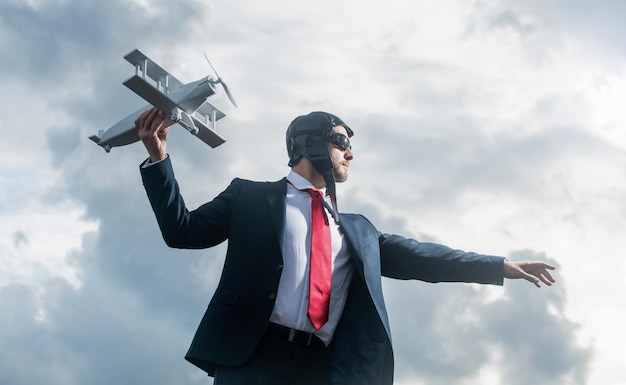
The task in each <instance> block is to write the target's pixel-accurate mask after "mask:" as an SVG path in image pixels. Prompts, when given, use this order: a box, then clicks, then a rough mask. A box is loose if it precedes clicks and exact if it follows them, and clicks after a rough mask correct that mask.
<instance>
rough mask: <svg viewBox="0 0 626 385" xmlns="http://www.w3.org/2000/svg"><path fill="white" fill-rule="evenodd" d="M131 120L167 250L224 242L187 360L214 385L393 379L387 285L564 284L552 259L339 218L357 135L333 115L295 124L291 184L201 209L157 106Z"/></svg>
mask: <svg viewBox="0 0 626 385" xmlns="http://www.w3.org/2000/svg"><path fill="white" fill-rule="evenodd" d="M135 124H136V126H137V129H138V132H139V136H140V138H141V139H142V141H143V143H144V145H145V147H146V149H147V150H148V154H149V156H150V157H149V159H147V160H146V161H145V162H144V163H143V164H142V165H141V174H142V179H143V183H144V186H145V188H146V192H147V195H148V198H149V200H150V203H151V205H152V208H153V210H154V213H155V215H156V218H157V221H158V224H159V227H160V229H161V232H162V235H163V238H164V240H165V242H166V243H167V245H168V246H170V247H176V248H206V247H212V246H215V245H217V244H219V243H221V242H223V241H226V240H228V250H227V254H226V259H225V263H224V267H223V271H222V276H221V278H220V281H219V284H218V286H217V289H216V291H215V293H214V295H213V297H212V299H211V301H210V303H209V306H208V308H207V310H206V312H205V315H204V317H203V318H202V320H201V322H200V325H199V327H198V329H197V331H196V334H195V336H194V339H193V341H192V344H191V346H190V348H189V351H188V352H187V355H186V356H185V358H186V359H187V360H188V361H190V362H191V363H193V364H194V365H196V366H198V367H199V368H201V369H203V370H205V371H206V372H207V373H208V374H209V375H211V376H214V377H215V379H214V382H215V384H216V385H234V384H241V385H244V384H245V385H253V384H278V385H281V384H298V385H300V384H304V385H306V384H311V385H326V384H333V385H339V384H346V385H348V384H349V385H357V384H368V385H374V384H385V385H388V384H391V383H392V382H393V353H392V347H391V332H390V329H389V321H388V318H387V312H386V309H385V303H384V299H383V293H382V286H381V277H382V276H386V277H390V278H396V279H418V280H423V281H428V282H444V281H448V282H476V283H483V284H495V285H502V284H503V279H504V278H522V279H526V280H528V281H530V282H532V283H534V284H535V285H536V286H540V283H541V282H543V283H544V284H546V285H551V284H552V283H553V282H554V280H553V278H552V276H551V275H550V273H549V271H548V270H553V269H554V267H553V266H551V265H549V264H547V263H544V262H538V261H523V262H513V261H508V260H506V259H505V258H502V257H497V256H489V255H482V254H476V253H469V252H463V251H460V250H453V249H450V248H448V247H446V246H443V245H437V244H432V243H422V242H418V241H416V240H413V239H408V238H405V237H402V236H399V235H393V234H384V233H381V232H379V231H378V230H377V229H376V228H375V227H374V226H373V225H372V224H371V223H370V222H369V221H368V220H367V219H366V218H365V217H363V216H361V215H356V214H343V213H338V212H337V205H336V197H335V194H334V192H335V185H334V184H335V182H344V181H345V180H346V179H347V177H348V167H349V165H350V162H351V161H352V160H353V158H354V154H353V153H352V148H351V146H350V137H352V135H353V131H352V129H351V128H350V127H348V125H347V124H346V123H345V122H343V121H342V120H341V119H340V118H339V117H337V116H335V115H333V114H329V113H326V112H319V111H318V112H312V113H310V114H308V115H303V116H299V117H297V118H296V119H294V121H293V122H291V124H290V125H289V127H288V129H287V135H286V141H287V152H288V156H289V166H290V167H291V171H290V172H289V174H288V175H287V177H286V178H283V179H281V180H279V181H276V182H253V181H247V180H241V179H234V180H233V181H232V182H231V184H230V185H229V186H228V187H227V188H226V190H225V191H224V192H222V193H221V194H219V195H218V196H217V197H216V198H214V199H213V200H212V201H210V202H208V203H206V204H204V205H202V206H200V207H199V208H197V209H196V210H193V211H189V210H188V209H187V208H186V206H185V202H184V200H183V198H182V196H181V194H180V192H179V188H178V184H177V181H176V179H175V177H174V172H173V168H172V164H171V161H170V158H169V156H168V155H167V152H166V136H167V131H168V127H169V125H170V124H171V122H170V121H168V120H167V119H166V118H164V117H163V114H161V113H160V112H159V111H158V110H156V109H151V110H148V111H146V112H144V113H143V114H142V115H141V116H140V117H139V118H138V119H137V121H136V122H135ZM323 189H326V192H327V193H329V195H330V201H331V202H330V203H331V204H328V203H327V202H326V201H325V199H324V198H323Z"/></svg>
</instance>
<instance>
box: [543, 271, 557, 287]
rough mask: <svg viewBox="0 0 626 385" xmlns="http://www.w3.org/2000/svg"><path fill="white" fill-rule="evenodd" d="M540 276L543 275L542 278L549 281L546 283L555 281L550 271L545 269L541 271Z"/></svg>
mask: <svg viewBox="0 0 626 385" xmlns="http://www.w3.org/2000/svg"><path fill="white" fill-rule="evenodd" d="M541 276H542V277H543V279H545V280H547V281H549V282H550V283H548V282H546V285H551V284H552V283H554V282H556V281H555V280H554V278H552V274H550V272H548V271H547V270H544V271H542V272H541ZM544 282H545V281H544Z"/></svg>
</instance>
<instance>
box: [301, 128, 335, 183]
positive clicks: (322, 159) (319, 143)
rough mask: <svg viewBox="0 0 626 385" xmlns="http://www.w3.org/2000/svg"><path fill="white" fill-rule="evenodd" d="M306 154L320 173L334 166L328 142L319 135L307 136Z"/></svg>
mask: <svg viewBox="0 0 626 385" xmlns="http://www.w3.org/2000/svg"><path fill="white" fill-rule="evenodd" d="M305 149H306V154H304V156H306V157H307V158H309V160H310V161H311V163H313V166H314V167H315V169H316V170H317V172H319V173H320V174H323V173H324V172H326V171H328V170H330V169H332V168H333V164H332V161H331V160H330V154H329V152H328V143H327V142H326V141H325V140H324V139H322V138H321V137H319V136H308V137H307V138H306V144H305Z"/></svg>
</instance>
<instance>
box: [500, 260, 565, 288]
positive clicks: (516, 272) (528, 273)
mask: <svg viewBox="0 0 626 385" xmlns="http://www.w3.org/2000/svg"><path fill="white" fill-rule="evenodd" d="M554 269H555V267H554V266H552V265H550V264H549V263H545V262H540V261H520V262H514V261H508V260H507V261H504V278H510V279H519V278H522V279H525V280H527V281H529V282H532V283H534V284H535V286H537V287H541V284H540V283H541V282H543V283H544V284H546V285H547V286H552V284H553V283H554V282H555V281H554V278H552V275H551V274H550V272H549V271H548V270H554Z"/></svg>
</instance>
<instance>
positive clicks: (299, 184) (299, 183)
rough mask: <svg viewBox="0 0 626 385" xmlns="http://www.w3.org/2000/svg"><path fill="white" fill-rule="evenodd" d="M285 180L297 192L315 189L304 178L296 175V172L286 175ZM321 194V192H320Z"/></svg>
mask: <svg viewBox="0 0 626 385" xmlns="http://www.w3.org/2000/svg"><path fill="white" fill-rule="evenodd" d="M287 180H288V181H289V183H291V185H292V186H293V187H295V188H296V189H298V190H306V189H308V188H315V187H314V186H313V185H312V184H311V182H309V181H308V180H307V179H306V178H305V177H303V176H302V175H300V174H298V173H297V172H295V171H293V170H291V171H290V172H289V174H287ZM322 192H323V190H322Z"/></svg>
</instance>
